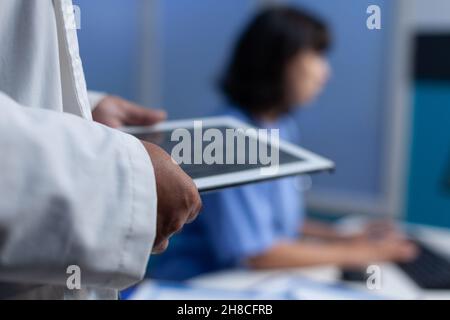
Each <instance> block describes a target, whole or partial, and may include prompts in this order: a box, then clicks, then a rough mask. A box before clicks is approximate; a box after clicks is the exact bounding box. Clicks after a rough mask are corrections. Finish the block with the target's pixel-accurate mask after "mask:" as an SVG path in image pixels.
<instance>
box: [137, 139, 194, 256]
mask: <svg viewBox="0 0 450 320" xmlns="http://www.w3.org/2000/svg"><path fill="white" fill-rule="evenodd" d="M142 143H143V144H144V147H145V148H146V150H147V152H148V154H149V155H150V158H151V159H152V163H153V168H154V170H155V177H156V188H157V194H158V214H157V224H156V226H157V232H156V240H155V244H154V246H153V253H161V252H163V251H165V250H166V249H167V247H168V245H169V239H170V237H171V236H172V235H174V234H176V233H178V232H180V231H181V229H182V228H183V226H184V225H185V224H186V223H190V222H192V221H193V220H195V218H196V217H197V215H198V213H199V212H200V210H201V208H202V202H201V199H200V195H199V193H198V190H197V187H196V186H195V184H194V182H193V181H192V179H191V178H190V177H189V176H188V175H187V174H186V173H184V171H183V170H182V169H181V168H180V167H179V166H178V165H177V164H175V162H173V160H172V158H171V157H170V156H169V155H168V154H167V153H166V152H165V151H163V150H162V149H161V148H159V147H158V146H156V145H154V144H151V143H148V142H144V141H142Z"/></svg>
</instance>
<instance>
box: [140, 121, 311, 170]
mask: <svg viewBox="0 0 450 320" xmlns="http://www.w3.org/2000/svg"><path fill="white" fill-rule="evenodd" d="M208 129H217V130H219V131H220V132H221V133H222V135H223V136H226V130H227V129H232V128H229V127H225V126H219V127H216V126H215V127H204V130H208ZM187 130H188V131H189V132H190V137H191V145H192V146H193V145H194V129H187ZM172 132H173V130H164V131H159V132H154V133H148V134H144V133H142V134H134V136H136V137H137V138H138V139H140V140H143V141H148V142H152V143H154V144H156V145H158V146H160V147H161V148H162V149H164V151H166V152H167V153H168V154H172V151H173V150H174V148H175V146H176V145H177V144H178V143H179V142H178V141H172V139H171V137H172ZM245 139H246V143H245V145H246V146H249V145H250V144H251V141H250V140H256V137H251V136H245ZM253 142H255V141H253ZM227 145H229V144H223V151H222V152H223V153H222V155H226V154H227V153H229V152H230V151H231V150H226V148H227ZM207 146H208V143H203V144H202V149H201V152H202V153H203V152H204V151H205V148H206V147H207ZM233 146H234V151H231V152H232V154H233V155H234V160H233V161H232V163H233V164H227V163H226V162H227V161H225V160H224V161H223V163H222V164H217V163H213V164H204V163H203V164H194V154H193V153H192V154H191V161H190V164H185V163H181V164H180V167H181V168H182V169H183V170H184V171H185V172H186V173H187V174H188V175H189V176H190V177H191V178H192V179H198V178H206V177H210V176H212V175H220V174H227V173H238V172H240V171H242V172H243V171H248V170H251V169H260V168H264V167H269V166H270V165H264V164H263V163H262V162H261V161H260V159H258V158H257V163H256V164H250V163H251V161H249V153H248V152H244V157H245V161H244V164H237V163H238V161H237V159H236V157H237V154H238V150H237V149H238V144H237V143H233ZM258 147H263V148H267V151H268V153H269V155H270V147H269V146H268V145H267V144H265V143H263V144H262V145H259V146H258ZM247 151H248V150H247ZM277 152H279V164H280V165H283V164H288V163H294V162H299V161H304V160H303V159H302V158H301V157H298V156H294V155H292V154H290V153H287V152H285V151H283V150H278V149H277ZM221 157H222V156H219V158H221ZM223 158H224V157H223Z"/></svg>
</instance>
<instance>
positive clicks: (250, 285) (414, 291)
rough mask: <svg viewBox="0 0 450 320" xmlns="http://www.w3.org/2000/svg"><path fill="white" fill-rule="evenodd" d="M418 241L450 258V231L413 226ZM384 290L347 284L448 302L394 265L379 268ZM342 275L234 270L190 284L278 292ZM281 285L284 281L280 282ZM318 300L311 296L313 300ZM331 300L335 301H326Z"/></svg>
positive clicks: (327, 270) (444, 294)
mask: <svg viewBox="0 0 450 320" xmlns="http://www.w3.org/2000/svg"><path fill="white" fill-rule="evenodd" d="M413 228H414V229H415V231H417V232H416V234H417V237H418V238H419V239H420V240H422V241H423V242H425V243H427V244H428V245H429V246H431V247H432V248H434V249H436V250H437V251H439V252H442V253H444V254H446V255H448V256H449V257H450V231H449V230H444V229H438V228H430V227H423V226H413ZM379 266H380V268H381V279H382V280H381V289H379V290H369V289H368V288H367V287H366V285H365V283H362V284H360V283H356V284H355V283H346V284H347V285H348V286H350V287H353V288H356V289H358V290H361V292H362V293H367V294H371V295H376V296H379V297H381V298H388V299H389V298H391V299H446V300H447V299H448V300H450V291H431V290H422V289H421V288H419V287H418V286H417V285H416V284H415V283H414V282H413V281H412V280H411V279H409V278H408V276H407V275H406V274H404V273H403V272H402V271H401V270H400V269H399V268H398V267H397V266H396V265H394V264H389V263H387V264H380V265H379ZM339 275H340V271H339V269H338V268H337V267H334V266H326V267H316V268H303V269H291V270H272V271H252V270H235V271H226V272H221V273H216V274H210V275H206V276H201V277H198V278H195V279H193V280H191V281H190V283H191V284H193V285H196V286H201V287H205V288H211V289H226V290H261V291H267V292H276V291H277V290H278V289H279V288H277V283H280V281H278V282H277V279H288V278H289V277H292V276H300V277H304V278H306V279H311V280H315V281H318V282H320V283H327V284H331V283H336V282H337V281H339ZM281 282H282V281H281ZM316 297H317V298H319V297H318V296H314V295H313V296H312V298H316ZM323 298H324V299H326V298H332V297H326V296H324V297H323Z"/></svg>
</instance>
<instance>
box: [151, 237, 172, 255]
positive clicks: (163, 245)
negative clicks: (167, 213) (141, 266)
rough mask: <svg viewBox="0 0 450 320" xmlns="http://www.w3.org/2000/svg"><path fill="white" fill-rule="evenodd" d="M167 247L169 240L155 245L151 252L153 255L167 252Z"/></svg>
mask: <svg viewBox="0 0 450 320" xmlns="http://www.w3.org/2000/svg"><path fill="white" fill-rule="evenodd" d="M168 247H169V239H165V240H163V241H161V242H159V243H157V244H156V245H155V246H154V247H153V250H152V253H153V254H161V253H163V252H164V251H166V250H167V248H168Z"/></svg>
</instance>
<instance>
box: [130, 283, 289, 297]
mask: <svg viewBox="0 0 450 320" xmlns="http://www.w3.org/2000/svg"><path fill="white" fill-rule="evenodd" d="M285 299H288V297H287V296H283V295H278V294H272V293H264V292H258V291H250V290H249V291H232V290H218V289H208V288H202V287H196V286H191V285H187V284H181V283H170V282H157V281H145V282H143V283H142V284H141V285H139V286H138V287H137V289H136V290H135V292H134V293H132V294H131V295H130V296H129V298H128V300H285Z"/></svg>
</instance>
